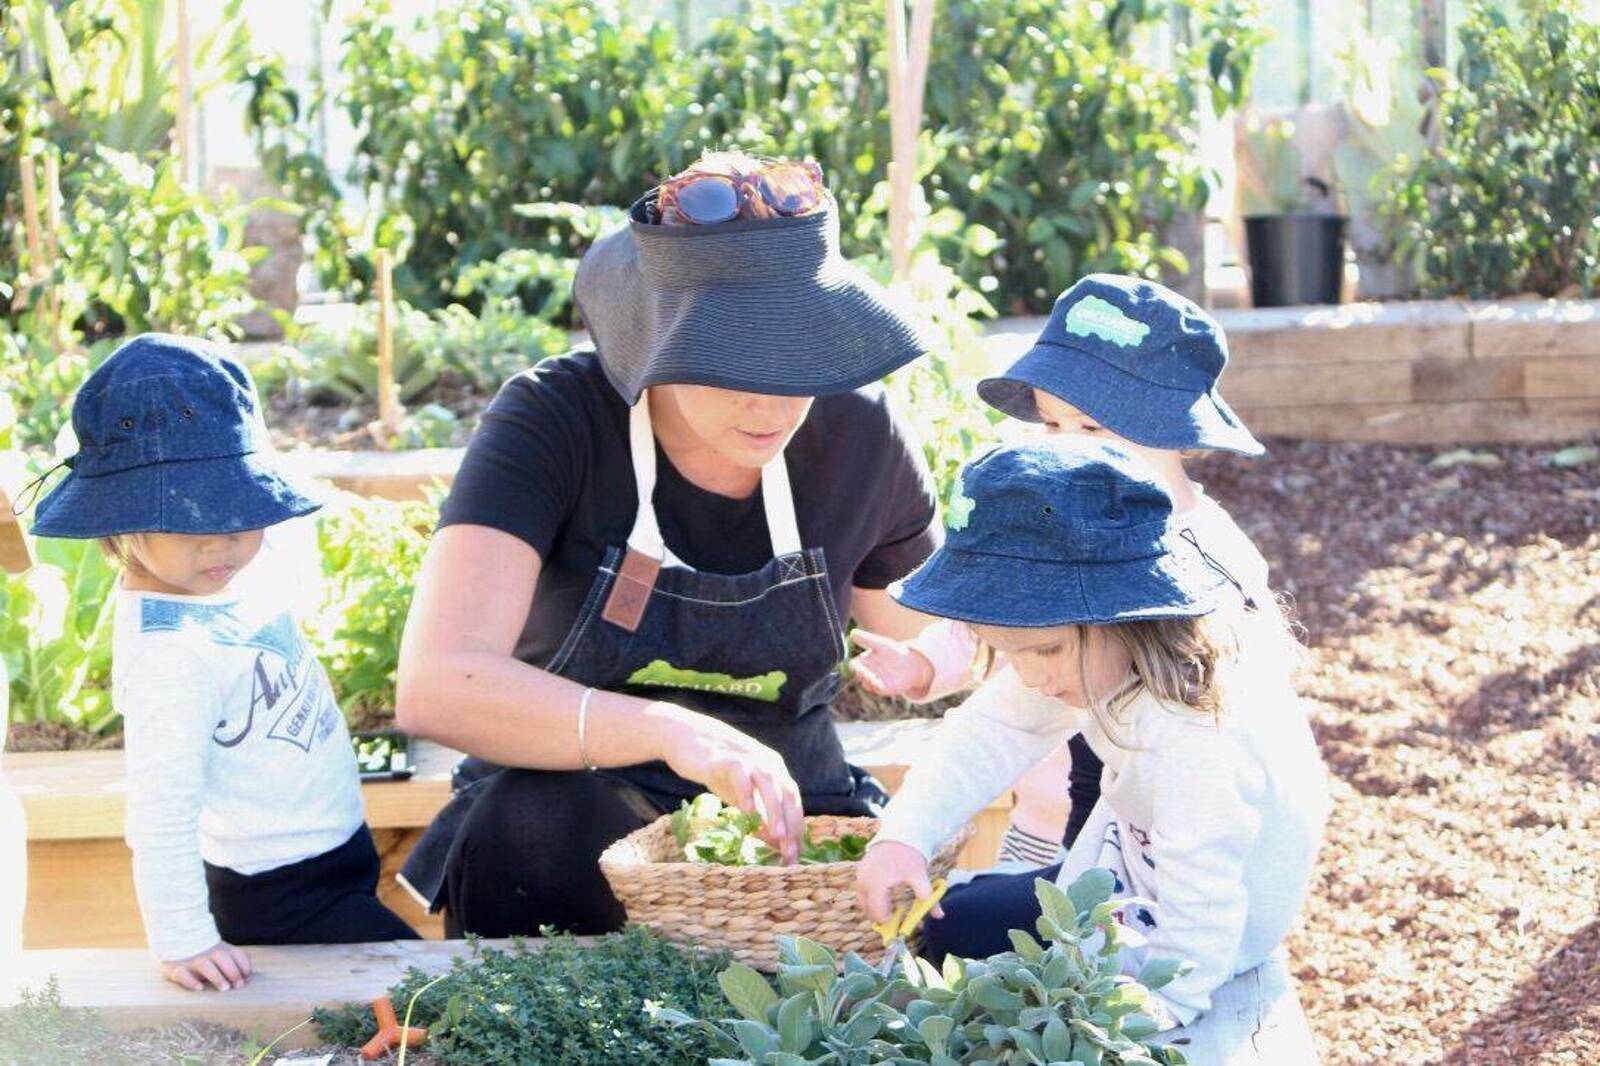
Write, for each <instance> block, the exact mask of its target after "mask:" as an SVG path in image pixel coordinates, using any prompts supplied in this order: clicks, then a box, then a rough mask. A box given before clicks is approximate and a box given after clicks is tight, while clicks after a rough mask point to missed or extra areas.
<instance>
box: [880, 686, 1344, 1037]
mask: <svg viewBox="0 0 1600 1066" xmlns="http://www.w3.org/2000/svg"><path fill="white" fill-rule="evenodd" d="M1079 730H1081V731H1082V732H1083V734H1084V737H1085V739H1087V740H1088V742H1089V744H1090V746H1091V747H1092V748H1093V749H1094V751H1095V754H1097V755H1099V756H1100V758H1101V759H1102V760H1103V761H1104V762H1105V770H1104V771H1103V776H1102V791H1101V798H1100V803H1099V804H1098V805H1097V806H1096V809H1095V814H1092V815H1091V816H1090V825H1089V827H1087V828H1086V829H1085V831H1084V833H1083V834H1082V835H1081V836H1080V837H1079V838H1078V842H1077V843H1076V844H1075V845H1074V847H1073V849H1072V851H1071V853H1069V855H1068V857H1067V860H1066V862H1065V863H1064V864H1063V866H1062V871H1061V877H1060V883H1061V884H1062V885H1067V884H1070V883H1071V882H1072V881H1073V880H1074V879H1075V878H1076V877H1077V876H1078V875H1079V874H1081V873H1083V872H1084V870H1087V869H1089V868H1090V867H1093V866H1097V865H1104V864H1105V863H1104V862H1103V859H1104V857H1105V855H1106V849H1107V847H1108V846H1109V847H1115V846H1116V845H1117V843H1118V842H1120V846H1121V852H1122V855H1121V857H1122V858H1123V860H1125V867H1126V874H1127V876H1126V878H1125V879H1124V878H1123V877H1122V876H1121V874H1120V872H1119V878H1118V880H1119V887H1120V888H1121V889H1122V891H1121V892H1120V893H1119V894H1120V895H1127V896H1143V897H1145V898H1148V899H1152V900H1154V902H1155V906H1154V908H1153V909H1152V910H1153V913H1150V914H1146V915H1143V916H1140V917H1141V918H1144V919H1149V920H1148V921H1146V922H1144V923H1143V925H1142V927H1141V931H1142V932H1144V933H1145V935H1146V936H1147V938H1148V944H1147V947H1146V948H1145V949H1144V950H1143V951H1141V952H1139V953H1138V956H1137V958H1136V959H1134V958H1130V959H1128V960H1125V961H1126V962H1127V965H1128V968H1129V970H1130V971H1131V972H1137V968H1138V966H1139V965H1141V964H1142V963H1143V962H1144V961H1145V960H1146V959H1148V958H1153V957H1166V958H1178V959H1187V960H1189V961H1190V962H1192V963H1194V969H1193V971H1191V972H1190V973H1189V974H1188V975H1187V976H1185V977H1182V978H1179V979H1178V980H1176V981H1174V982H1172V983H1171V984H1169V985H1167V986H1166V987H1165V988H1163V989H1162V990H1161V991H1160V992H1159V993H1157V994H1156V998H1157V1000H1158V1003H1159V1005H1160V1006H1162V1007H1165V1008H1166V1010H1167V1011H1168V1012H1170V1014H1171V1016H1172V1018H1173V1019H1175V1020H1176V1021H1177V1022H1179V1023H1182V1024H1189V1023H1190V1022H1192V1021H1193V1020H1194V1019H1195V1018H1196V1017H1197V1016H1198V1015H1199V1014H1201V1013H1203V1012H1204V1011H1205V1010H1206V1009H1207V1008H1208V1007H1209V1006H1210V1002H1211V1000H1210V996H1211V993H1212V992H1213V991H1214V990H1215V989H1217V988H1218V987H1220V986H1221V985H1223V984H1224V983H1225V982H1227V981H1228V980H1229V979H1230V978H1232V977H1233V976H1234V975H1235V974H1239V973H1244V972H1245V971H1247V970H1250V969H1252V968H1254V967H1255V966H1257V965H1259V964H1260V963H1262V962H1263V961H1265V960H1266V959H1267V958H1268V957H1269V956H1270V955H1271V954H1272V952H1273V950H1274V949H1275V948H1277V946H1278V945H1279V944H1280V943H1281V942H1282V940H1283V938H1284V937H1285V936H1286V935H1287V933H1288V932H1289V930H1290V928H1291V927H1292V926H1293V924H1294V922H1295V920H1296V918H1297V916H1298V914H1299V910H1300V906H1301V904H1302V902H1303V901H1304V898H1305V895H1306V891H1307V889H1308V886H1309V884H1310V878H1311V872H1312V864H1313V861H1314V858H1315V854H1316V849H1317V845H1318V843H1319V842H1320V840H1321V836H1322V827H1323V823H1324V822H1325V821H1326V818H1327V808H1328V800H1327V785H1326V776H1325V772H1324V769H1323V766H1322V760H1321V757H1320V756H1319V755H1318V753H1317V749H1316V744H1315V741H1314V739H1313V737H1312V736H1311V730H1310V727H1309V725H1308V723H1307V721H1306V718H1305V714H1304V711H1303V709H1302V707H1301V705H1300V703H1299V701H1298V700H1297V699H1295V698H1294V697H1293V694H1292V693H1291V692H1288V691H1285V692H1284V694H1283V697H1282V698H1281V699H1277V700H1270V701H1268V700H1261V701H1254V702H1245V703H1241V704H1240V705H1239V706H1238V707H1236V708H1235V707H1230V708H1229V710H1228V712H1227V713H1226V714H1224V715H1223V717H1222V720H1221V721H1220V722H1217V721H1214V720H1212V719H1211V718H1209V717H1208V716H1205V715H1202V714H1199V713H1198V712H1195V711H1193V710H1191V709H1189V708H1186V707H1180V706H1173V705H1169V704H1166V703H1163V702H1162V701H1161V700H1159V699H1157V698H1156V697H1155V696H1153V695H1152V694H1150V693H1149V691H1148V690H1144V689H1140V690H1138V691H1137V692H1136V693H1134V694H1133V696H1132V697H1131V698H1130V699H1129V700H1128V701H1127V702H1125V703H1123V704H1121V705H1120V707H1119V710H1118V722H1117V728H1116V732H1117V741H1118V742H1119V743H1114V742H1113V741H1112V738H1110V737H1108V736H1107V735H1106V733H1105V732H1104V730H1102V729H1101V728H1100V726H1099V724H1098V723H1097V722H1096V720H1095V718H1094V717H1093V716H1092V715H1089V714H1087V713H1086V712H1083V711H1081V710H1075V709H1072V708H1069V707H1067V706H1066V705H1065V704H1063V703H1061V702H1060V701H1057V700H1052V699H1049V698H1047V697H1044V696H1041V695H1039V694H1037V693H1034V692H1032V691H1031V690H1029V689H1028V688H1026V687H1025V686H1024V685H1023V684H1022V682H1021V680H1020V678H1018V676H1017V675H1016V673H1015V672H1014V671H1013V670H1011V669H1009V668H1008V669H1005V670H1002V671H1001V672H1000V673H999V674H997V675H996V676H995V677H993V678H992V679H990V680H989V681H988V682H986V683H985V684H984V685H983V686H981V687H980V688H979V689H978V691H977V692H975V693H973V695H972V696H971V697H970V698H969V699H968V700H967V701H966V702H965V703H963V704H962V705H961V706H960V707H958V708H955V709H953V710H951V711H950V712H949V713H948V714H947V715H946V716H945V719H944V722H943V723H942V724H941V726H940V727H939V729H938V730H936V731H935V733H934V735H933V737H932V738H931V739H930V741H929V742H928V744H927V746H926V747H925V748H924V749H923V750H921V751H920V752H919V753H918V757H917V758H916V759H915V761H914V763H913V765H912V767H911V769H910V771H909V772H908V773H907V774H906V777H905V781H904V782H903V783H902V785H901V786H900V791H899V792H898V793H897V794H896V795H895V797H894V799H893V800H892V801H891V802H890V804H889V806H888V809H887V810H885V811H884V814H883V819H882V823H881V825H880V828H879V832H878V835H877V837H876V840H893V841H898V842H900V843H904V844H909V845H911V846H912V847H914V848H916V849H917V850H918V851H920V852H922V854H924V855H932V854H933V852H934V851H935V850H936V849H937V847H938V846H939V844H940V843H941V842H942V841H944V840H945V839H946V838H948V837H949V835H950V834H951V833H953V832H954V831H955V830H956V829H957V828H959V827H960V826H961V825H962V824H964V823H965V822H966V821H967V820H968V819H970V818H972V817H973V816H974V815H976V814H977V813H978V812H979V811H980V810H982V809H983V808H984V807H985V806H986V805H987V804H988V803H989V802H990V801H991V800H993V799H994V798H995V797H996V796H998V795H999V794H1000V793H1001V792H1003V791H1004V790H1005V789H1006V788H1008V787H1009V786H1010V784H1011V783H1012V782H1013V781H1015V780H1016V779H1017V777H1018V776H1019V775H1020V774H1021V773H1022V772H1023V771H1024V770H1026V769H1028V768H1029V767H1031V766H1033V765H1034V764H1035V763H1037V762H1038V761H1039V760H1040V759H1042V758H1043V757H1044V756H1045V755H1047V754H1049V752H1050V751H1051V750H1052V748H1054V747H1055V745H1056V744H1058V743H1059V742H1060V741H1061V739H1062V738H1063V737H1064V736H1067V735H1070V734H1071V733H1073V732H1075V731H1079ZM1097 816H1098V817H1097Z"/></svg>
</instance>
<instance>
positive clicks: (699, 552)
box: [439, 349, 942, 666]
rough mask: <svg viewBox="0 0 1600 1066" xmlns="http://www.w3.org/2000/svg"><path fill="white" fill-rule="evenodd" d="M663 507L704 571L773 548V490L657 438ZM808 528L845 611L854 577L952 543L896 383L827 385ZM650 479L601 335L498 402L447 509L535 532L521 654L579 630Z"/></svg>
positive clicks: (810, 472) (470, 521)
mask: <svg viewBox="0 0 1600 1066" xmlns="http://www.w3.org/2000/svg"><path fill="white" fill-rule="evenodd" d="M656 455H657V482H656V490H655V505H656V515H657V519H658V521H659V523H660V526H661V536H662V539H663V540H665V541H666V544H667V547H668V548H670V549H671V550H672V552H673V553H674V554H675V555H677V557H678V558H679V559H682V560H683V561H684V563H686V564H687V565H689V566H692V567H694V568H695V569H696V570H701V571H705V572H708V573H715V574H743V573H749V572H751V571H754V570H758V569H760V568H761V567H762V566H764V565H765V564H766V563H767V561H768V560H770V559H771V558H772V544H771V541H770V539H769V537H768V536H767V518H766V512H765V509H764V508H763V506H762V499H761V489H760V488H757V490H756V491H755V493H753V494H752V495H751V496H750V497H749V498H747V499H743V500H734V499H730V498H728V497H726V496H719V495H717V494H716V493H712V492H707V491H706V490H704V489H701V488H699V487H697V486H695V485H693V484H691V483H690V482H689V481H688V480H686V479H685V478H684V477H683V475H682V474H680V473H679V472H678V471H677V470H676V469H675V468H674V467H673V465H672V462H671V460H669V459H668V458H667V456H666V454H665V453H664V452H662V451H661V448H660V445H659V444H657V447H656ZM784 456H785V459H786V460H787V462H788V467H789V480H790V483H791V485H792V489H793V492H794V507H795V517H796V520H797V522H798V524H799V527H800V540H801V543H802V544H803V545H804V546H805V547H807V548H817V547H820V548H822V549H823V552H824V555H825V558H826V561H827V564H828V577H829V580H830V583H831V585H832V589H833V597H834V601H835V603H836V604H837V605H838V608H839V617H840V618H846V617H849V612H850V589H851V586H852V585H855V586H860V587H861V588H885V587H887V586H888V585H889V584H890V583H891V582H894V581H896V580H898V579H899V578H901V577H904V576H905V575H906V574H908V573H910V572H911V570H913V569H914V568H915V567H916V566H917V564H919V563H921V562H922V561H923V560H924V559H926V558H927V557H928V556H929V555H930V554H932V552H933V549H934V548H936V547H937V546H938V544H939V541H940V537H941V532H942V531H941V529H940V527H939V525H938V524H937V523H936V522H935V521H934V514H935V499H936V497H935V494H934V489H933V484H932V478H931V477H930V475H929V473H928V469H927V465H926V464H925V462H924V461H923V458H922V452H921V449H920V447H919V446H918V445H917V443H916V442H915V440H914V439H913V438H912V437H911V436H910V435H909V434H908V433H907V431H906V429H905V427H904V425H903V424H902V423H901V422H900V420H899V419H898V418H897V417H896V416H895V414H894V412H893V411H892V410H891V408H890V406H889V403H888V399H887V397H886V396H885V395H884V392H883V389H882V388H881V387H879V386H876V385H874V386H868V387H866V388H863V389H858V390H856V391H854V392H847V393H842V394H839V395H835V396H824V397H820V398H819V399H818V400H817V401H816V402H815V403H814V404H813V405H812V407H811V411H810V413H809V414H808V415H807V417H806V420H805V422H804V423H803V424H802V425H801V426H800V429H799V430H798V431H797V432H796V433H795V436H794V438H793V440H791V441H790V443H789V446H788V448H787V449H785V451H784ZM637 497H638V490H637V488H636V487H635V482H634V475H633V461H632V456H631V453H630V451H629V447H628V408H627V406H626V405H625V404H624V403H623V402H622V398H621V397H620V396H618V395H617V393H616V390H614V389H613V388H612V387H611V384H610V383H609V382H608V381H607V380H606V377H605V373H604V371H603V370H602V369H601V368H600V363H599V359H598V358H597V357H596V355H595V353H594V351H593V349H580V350H578V351H575V352H570V353H568V354H566V355H563V356H560V357H558V358H554V359H548V360H545V361H544V362H543V363H540V364H539V365H538V366H536V367H534V368H533V369H531V370H528V371H525V372H524V373H521V374H518V375H517V376H516V377H514V378H512V379H511V380H510V381H508V382H507V383H506V384H505V386H504V387H503V388H501V390H500V393H499V395H498V396H496V397H495V399H494V402H493V404H491V405H490V407H489V409H488V411H486V412H485V413H484V416H483V421H482V424H481V425H480V426H479V428H478V431H477V433H476V434H474V436H473V438H472V443H471V444H470V445H469V446H468V448H467V454H466V457H465V458H464V459H463V460H462V463H461V469H460V470H459V471H458V472H457V474H456V478H455V483H454V485H453V486H452V487H451V489H450V495H449V497H448V498H447V499H446V500H445V503H444V509H443V512H442V515H441V518H440V522H439V524H440V526H441V528H442V527H444V526H450V525H479V526H489V527H491V528H493V529H498V530H501V531H503V532H506V533H510V534H511V535H513V536H515V537H518V538H520V539H521V540H523V541H526V542H527V543H528V544H529V545H531V546H532V547H533V549H534V550H535V551H537V552H538V553H539V557H540V559H541V560H542V568H541V572H540V575H539V584H538V589H537V591H536V593H535V601H536V604H537V606H536V608H535V609H533V610H531V611H530V614H529V617H528V622H527V625H526V627H525V628H524V630H523V634H522V638H521V640H520V641H518V644H517V649H516V655H517V658H519V659H521V660H523V661H524V662H528V663H532V664H533V665H535V666H543V665H544V664H545V663H546V662H548V661H549V659H550V657H551V656H552V655H553V654H555V652H556V650H557V649H558V648H559V647H560V645H561V642H562V641H563V640H564V639H565V637H566V635H567V632H568V630H570V629H571V627H572V624H573V622H574V621H575V620H576V619H577V616H578V612H579V610H580V609H581V607H582V606H583V601H584V599H585V597H586V596H587V595H588V592H589V588H590V586H591V585H592V584H593V583H594V580H595V576H596V572H597V570H598V568H599V566H600V561H601V558H602V556H603V555H604V553H605V550H606V548H608V547H612V546H615V545H620V544H623V543H624V542H625V541H626V540H627V539H628V534H629V532H630V531H631V530H632V529H633V519H634V514H635V511H636V509H637Z"/></svg>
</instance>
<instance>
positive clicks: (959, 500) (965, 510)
mask: <svg viewBox="0 0 1600 1066" xmlns="http://www.w3.org/2000/svg"><path fill="white" fill-rule="evenodd" d="M976 506H977V501H975V500H974V499H973V498H972V497H971V496H966V495H963V494H962V493H959V492H958V493H956V495H955V496H953V497H951V500H950V506H949V507H946V508H945V514H944V524H945V525H946V526H948V527H949V528H951V529H955V530H961V529H966V528H967V523H968V522H969V521H971V520H972V509H973V508H974V507H976Z"/></svg>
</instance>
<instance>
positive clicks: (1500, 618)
mask: <svg viewBox="0 0 1600 1066" xmlns="http://www.w3.org/2000/svg"><path fill="white" fill-rule="evenodd" d="M1556 452H1557V449H1556V448H1555V447H1553V446H1552V447H1533V448H1493V449H1483V450H1478V451H1474V452H1470V453H1466V454H1465V455H1463V454H1461V453H1459V452H1458V453H1456V454H1454V455H1453V456H1452V455H1449V454H1443V455H1442V454H1441V451H1440V450H1439V449H1402V448H1390V447H1383V446H1374V445H1326V444H1309V443H1292V442H1274V444H1273V446H1272V448H1271V452H1270V454H1269V456H1268V457H1267V458H1266V459H1264V460H1261V461H1259V462H1250V461H1246V460H1235V459H1209V460H1207V461H1205V462H1203V463H1201V464H1199V465H1198V466H1197V477H1198V478H1200V479H1201V480H1203V481H1204V482H1205V483H1206V485H1207V487H1208V489H1209V490H1210V491H1211V492H1212V493H1213V494H1214V495H1215V496H1217V497H1218V498H1219V499H1220V500H1221V502H1222V503H1223V504H1224V505H1225V506H1226V507H1227V508H1228V509H1229V510H1230V511H1231V512H1232V513H1233V514H1234V515H1235V516H1236V518H1237V519H1238V520H1239V522H1240V524H1241V525H1243V526H1244V528H1245V529H1246V531H1247V532H1248V533H1250V535H1251V536H1252V537H1254V538H1255V540H1256V542H1257V543H1258V544H1259V545H1260V546H1261V548H1262V550H1263V552H1264V553H1265V554H1266V556H1267V558H1268V560H1269V561H1270V562H1271V564H1272V567H1273V573H1274V575H1275V579H1276V582H1277V583H1278V584H1279V585H1280V586H1281V587H1282V588H1283V589H1284V590H1285V591H1286V592H1287V593H1289V594H1290V595H1292V596H1293V597H1294V599H1295V601H1296V604H1297V608H1298V616H1299V619H1300V621H1301V622H1302V623H1303V624H1304V626H1305V629H1306V639H1307V643H1308V644H1309V645H1310V646H1311V648H1312V649H1313V653H1314V661H1315V666H1314V668H1313V669H1312V670H1311V671H1310V674H1309V676H1308V677H1307V678H1306V679H1305V680H1304V683H1303V691H1304V692H1305V693H1306V694H1307V695H1308V696H1310V697H1311V698H1313V699H1314V700H1316V701H1317V702H1318V704H1319V706H1318V708H1317V713H1316V716H1315V726H1316V732H1317V736H1318V739H1319V741H1320V743H1321V747H1322V751H1323V755H1324V757H1325V758H1326V760H1327V762H1328V766H1329V769H1330V771H1331V772H1332V775H1333V789H1334V796H1335V809H1334V813H1333V817H1332V821H1331V823H1330V825H1329V831H1328V840H1327V844H1326V845H1325V847H1324V850H1323V853H1322V860H1321V866H1320V870H1319V875H1318V879H1317V882H1316V884H1315V885H1314V887H1313V890H1312V897H1311V901H1310V903H1309V905H1308V908H1307V913H1306V917H1305V922H1304V927H1303V929H1302V930H1301V931H1300V932H1299V933H1298V934H1297V935H1296V936H1295V937H1294V939H1293V941H1292V942H1291V945H1290V946H1291V950H1292V951H1293V956H1294V962H1295V965H1296V968H1297V972H1298V975H1299V978H1300V980H1301V982H1302V995H1303V998H1304V1001H1305V1004H1306V1008H1307V1010H1308V1012H1309V1013H1310V1016H1311V1019H1312V1024H1313V1026H1314V1027H1315V1029H1316V1031H1317V1034H1318V1036H1319V1038H1320V1041H1321V1045H1322V1050H1323V1053H1324V1059H1325V1062H1326V1063H1327V1064H1328V1066H1341V1064H1349V1066H1356V1064H1362V1066H1365V1064H1370V1063H1378V1062H1384V1063H1439V1064H1449V1066H1457V1064H1466V1063H1516V1064H1518V1066H1527V1064H1533V1063H1594V1062H1600V1050H1597V1048H1600V918H1597V904H1600V844H1597V843H1596V841H1597V840H1600V787H1597V785H1596V779H1597V776H1600V551H1597V549H1600V459H1597V460H1591V461H1589V462H1587V463H1582V464H1580V465H1577V466H1574V467H1572V468H1561V467H1558V466H1555V465H1553V464H1551V463H1550V458H1551V456H1552V455H1553V454H1555V453H1556ZM1570 458H1577V456H1576V455H1573V456H1570Z"/></svg>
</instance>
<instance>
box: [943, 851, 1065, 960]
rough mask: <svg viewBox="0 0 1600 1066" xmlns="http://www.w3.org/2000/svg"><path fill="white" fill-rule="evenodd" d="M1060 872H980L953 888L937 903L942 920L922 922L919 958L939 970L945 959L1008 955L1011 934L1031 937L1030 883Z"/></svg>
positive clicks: (1034, 897) (1034, 904)
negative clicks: (1024, 934)
mask: <svg viewBox="0 0 1600 1066" xmlns="http://www.w3.org/2000/svg"><path fill="white" fill-rule="evenodd" d="M1080 828H1081V826H1080ZM1060 873H1061V864H1060V863H1056V864H1055V865H1054V866H1046V867H1045V868H1044V869H1042V870H1030V871H1028V872H1027V873H1025V874H985V875H984V876H982V877H978V878H974V879H973V880H971V881H968V882H967V883H966V884H964V885H957V886H956V887H955V888H952V889H951V890H950V892H949V894H948V895H946V896H945V897H944V899H943V900H941V901H940V903H939V906H940V908H941V909H942V910H943V911H944V917H943V918H929V919H928V920H927V921H926V922H925V923H923V926H922V957H923V958H925V959H927V960H928V961H929V962H931V963H933V964H934V965H935V966H938V965H940V964H941V963H943V962H944V957H945V956H946V955H954V956H956V957H957V958H960V959H984V958H988V957H989V956H990V955H995V954H998V953H999V952H1002V951H1010V950H1011V936H1010V931H1011V930H1013V929H1021V930H1023V931H1024V932H1027V933H1034V932H1035V929H1034V926H1035V925H1036V924H1037V923H1038V921H1039V915H1040V914H1041V913H1042V911H1041V908H1040V907H1039V896H1038V892H1037V889H1035V887H1034V885H1035V883H1036V882H1037V881H1038V880H1039V879H1040V878H1043V879H1044V880H1046V881H1054V880H1055V879H1056V877H1057V875H1059V874H1060Z"/></svg>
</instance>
